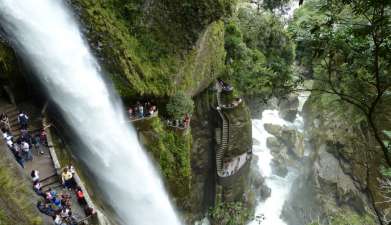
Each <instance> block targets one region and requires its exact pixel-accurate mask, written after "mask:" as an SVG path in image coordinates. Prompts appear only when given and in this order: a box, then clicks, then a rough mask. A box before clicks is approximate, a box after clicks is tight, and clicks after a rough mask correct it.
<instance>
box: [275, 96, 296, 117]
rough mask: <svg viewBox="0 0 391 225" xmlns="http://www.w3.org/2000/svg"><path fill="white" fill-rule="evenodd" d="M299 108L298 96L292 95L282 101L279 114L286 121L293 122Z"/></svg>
mask: <svg viewBox="0 0 391 225" xmlns="http://www.w3.org/2000/svg"><path fill="white" fill-rule="evenodd" d="M298 108H299V98H298V95H297V94H290V95H289V96H288V97H287V98H286V99H282V100H281V101H280V104H279V114H280V116H281V118H283V119H284V120H287V121H290V122H293V121H294V120H295V119H296V115H297V112H298Z"/></svg>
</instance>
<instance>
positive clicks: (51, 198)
mask: <svg viewBox="0 0 391 225" xmlns="http://www.w3.org/2000/svg"><path fill="white" fill-rule="evenodd" d="M74 175H75V169H74V167H73V166H72V165H70V166H66V167H65V168H64V169H63V171H62V174H61V184H62V186H63V188H64V189H63V190H64V191H63V192H61V193H57V191H55V190H53V189H51V188H48V189H47V190H45V191H44V190H42V185H41V181H40V178H39V171H38V170H33V171H31V178H32V182H33V190H34V191H35V193H37V195H39V196H41V197H42V200H40V201H38V203H37V208H38V210H39V211H40V212H41V213H43V214H45V215H47V216H50V217H52V218H53V222H54V225H78V224H82V223H80V222H79V221H81V220H83V218H77V215H75V214H74V213H73V211H72V195H71V191H74V193H75V196H76V199H77V202H78V204H79V205H80V206H81V207H83V208H84V213H85V214H86V217H88V216H91V215H93V214H95V211H94V210H93V209H92V208H91V207H89V206H88V204H87V202H86V200H85V198H84V193H83V190H82V189H81V188H80V187H79V186H77V183H76V182H75V179H74ZM44 180H45V179H43V180H42V181H44Z"/></svg>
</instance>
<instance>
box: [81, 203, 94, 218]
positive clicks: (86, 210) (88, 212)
mask: <svg viewBox="0 0 391 225" xmlns="http://www.w3.org/2000/svg"><path fill="white" fill-rule="evenodd" d="M84 213H85V214H86V217H89V216H92V215H94V214H95V213H96V212H95V210H94V209H93V208H91V207H89V206H88V205H86V206H84Z"/></svg>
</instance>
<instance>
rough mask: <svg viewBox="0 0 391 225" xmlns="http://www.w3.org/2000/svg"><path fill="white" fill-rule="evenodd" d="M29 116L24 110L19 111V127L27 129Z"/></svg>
mask: <svg viewBox="0 0 391 225" xmlns="http://www.w3.org/2000/svg"><path fill="white" fill-rule="evenodd" d="M28 121H29V117H28V116H27V115H26V114H25V113H24V112H19V115H18V123H19V125H20V128H21V129H27V126H28Z"/></svg>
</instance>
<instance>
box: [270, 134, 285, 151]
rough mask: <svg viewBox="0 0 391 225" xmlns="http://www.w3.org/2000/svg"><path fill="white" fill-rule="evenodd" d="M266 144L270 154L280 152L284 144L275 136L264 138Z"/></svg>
mask: <svg viewBox="0 0 391 225" xmlns="http://www.w3.org/2000/svg"><path fill="white" fill-rule="evenodd" d="M266 146H267V147H268V148H269V149H270V151H271V153H272V155H276V154H279V153H281V151H282V150H283V149H284V148H285V145H284V144H283V143H281V142H280V141H279V140H278V138H276V137H268V138H267V139H266Z"/></svg>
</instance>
